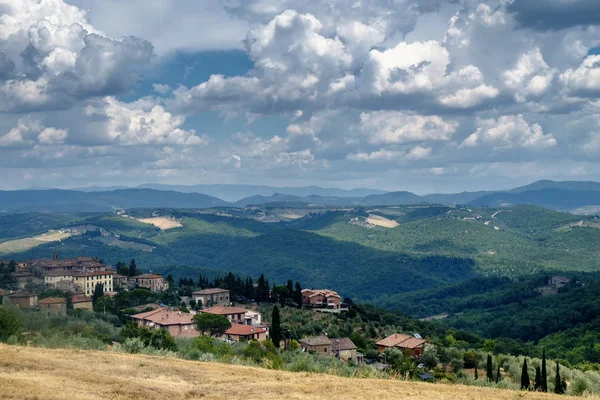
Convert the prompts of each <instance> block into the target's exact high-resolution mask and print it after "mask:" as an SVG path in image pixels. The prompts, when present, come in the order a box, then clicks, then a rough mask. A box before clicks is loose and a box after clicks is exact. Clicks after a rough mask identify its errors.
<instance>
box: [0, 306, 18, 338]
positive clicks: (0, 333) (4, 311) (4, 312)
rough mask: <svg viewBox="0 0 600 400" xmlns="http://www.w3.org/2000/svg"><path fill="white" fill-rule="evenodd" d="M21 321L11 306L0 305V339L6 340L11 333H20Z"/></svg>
mask: <svg viewBox="0 0 600 400" xmlns="http://www.w3.org/2000/svg"><path fill="white" fill-rule="evenodd" d="M22 327H23V322H22V321H21V319H20V318H19V315H18V314H17V313H16V312H15V311H14V310H13V309H11V308H8V307H0V340H2V341H6V340H7V339H8V338H9V337H11V336H13V335H18V334H19V333H21V329H22Z"/></svg>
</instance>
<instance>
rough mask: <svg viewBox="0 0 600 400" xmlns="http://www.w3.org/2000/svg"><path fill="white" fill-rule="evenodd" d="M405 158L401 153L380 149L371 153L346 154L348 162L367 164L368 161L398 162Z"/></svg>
mask: <svg viewBox="0 0 600 400" xmlns="http://www.w3.org/2000/svg"><path fill="white" fill-rule="evenodd" d="M404 156H405V153H404V152H402V151H391V150H384V149H380V150H377V151H373V152H371V153H356V154H348V156H347V157H346V158H347V159H348V160H350V161H361V162H369V161H376V162H377V161H399V160H401V159H402V158H403V157H404Z"/></svg>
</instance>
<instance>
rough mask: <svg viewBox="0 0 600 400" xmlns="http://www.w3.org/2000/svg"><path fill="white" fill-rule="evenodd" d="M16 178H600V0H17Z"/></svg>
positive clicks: (6, 152)
mask: <svg viewBox="0 0 600 400" xmlns="http://www.w3.org/2000/svg"><path fill="white" fill-rule="evenodd" d="M0 4H1V5H2V9H3V11H4V12H5V14H6V16H7V17H8V18H3V19H0V112H2V114H3V117H2V118H0V173H2V174H3V176H4V177H5V179H4V180H3V185H2V186H3V187H2V188H1V189H17V188H23V187H30V186H55V187H77V186H88V185H106V186H109V185H136V184H140V183H146V182H156V183H173V184H197V183H252V184H272V185H279V186H282V185H290V186H291V185H294V186H298V185H311V184H316V185H321V186H338V187H343V188H353V187H373V188H381V189H387V190H411V191H414V192H417V193H431V192H438V191H444V192H456V191H462V190H477V189H498V188H509V187H514V186H517V185H520V184H525V183H529V182H531V181H534V180H537V179H556V180H584V179H585V180H593V179H597V177H598V176H600V127H599V126H598V125H599V123H600V109H599V108H600V102H599V101H598V97H599V96H600V50H599V49H600V26H599V25H600V5H599V4H598V3H597V1H592V0H539V1H536V2H531V1H527V0H511V1H507V0H463V1H461V2H456V1H452V0H426V1H418V2H417V1H414V0H397V1H394V2H389V1H387V0H371V1H364V0H358V1H355V2H348V1H345V0H330V1H328V2H314V1H299V0H296V1H291V0H220V1H214V0H177V1H173V0H1V1H0Z"/></svg>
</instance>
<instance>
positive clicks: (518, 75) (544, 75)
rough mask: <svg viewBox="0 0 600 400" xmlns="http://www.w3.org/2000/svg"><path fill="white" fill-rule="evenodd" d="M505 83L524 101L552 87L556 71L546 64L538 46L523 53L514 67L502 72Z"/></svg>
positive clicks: (516, 96) (517, 97)
mask: <svg viewBox="0 0 600 400" xmlns="http://www.w3.org/2000/svg"><path fill="white" fill-rule="evenodd" d="M502 76H503V78H504V84H505V85H506V86H507V87H508V88H510V89H511V90H512V91H513V92H514V96H515V99H516V100H517V101H518V102H521V103H522V102H524V101H526V100H527V98H528V97H529V96H534V97H536V96H541V95H543V94H544V93H546V91H547V90H548V89H549V88H550V85H551V84H552V80H553V79H554V71H553V70H552V69H551V68H550V67H549V66H548V64H546V62H545V61H544V57H543V56H542V53H541V51H540V49H539V47H536V48H535V49H533V50H531V51H530V52H528V53H527V54H523V55H522V56H521V57H520V58H519V61H518V62H517V65H516V66H515V68H514V69H510V70H507V71H505V72H504V73H503V74H502Z"/></svg>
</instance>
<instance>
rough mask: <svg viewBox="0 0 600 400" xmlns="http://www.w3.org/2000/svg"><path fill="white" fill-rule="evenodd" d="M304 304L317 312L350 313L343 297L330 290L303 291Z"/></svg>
mask: <svg viewBox="0 0 600 400" xmlns="http://www.w3.org/2000/svg"><path fill="white" fill-rule="evenodd" d="M302 304H303V305H304V306H308V307H314V308H315V309H316V310H317V311H328V312H342V311H348V305H347V304H344V303H342V297H341V296H340V295H339V294H337V292H334V291H333V290H329V289H303V290H302Z"/></svg>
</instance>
